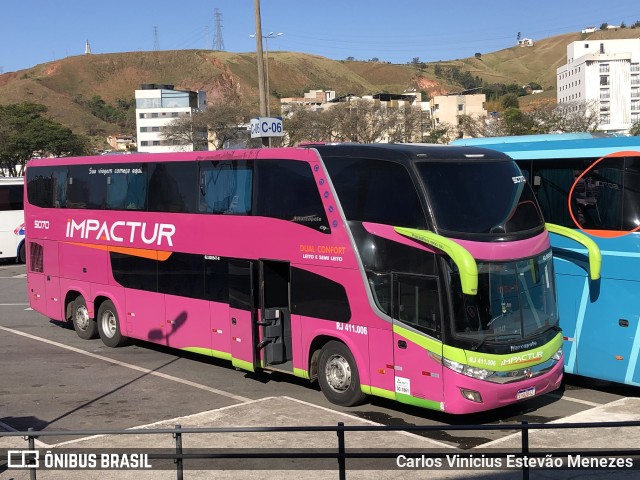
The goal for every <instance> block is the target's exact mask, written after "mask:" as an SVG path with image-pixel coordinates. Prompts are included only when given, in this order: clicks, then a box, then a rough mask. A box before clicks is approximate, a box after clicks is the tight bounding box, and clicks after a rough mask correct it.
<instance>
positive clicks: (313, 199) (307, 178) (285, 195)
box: [254, 160, 331, 233]
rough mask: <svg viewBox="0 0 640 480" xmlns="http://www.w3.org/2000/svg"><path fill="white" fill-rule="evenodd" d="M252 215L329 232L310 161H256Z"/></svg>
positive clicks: (327, 221)
mask: <svg viewBox="0 0 640 480" xmlns="http://www.w3.org/2000/svg"><path fill="white" fill-rule="evenodd" d="M255 166H256V187H255V195H254V197H255V198H254V202H255V209H254V214H255V215H261V216H264V217H271V218H279V219H282V220H287V221H289V222H293V223H297V224H299V225H304V226H306V227H309V228H313V229H314V230H319V231H320V232H323V233H331V229H330V227H329V220H328V219H327V215H326V213H325V210H324V205H323V203H322V198H320V192H319V191H318V185H317V183H316V181H315V179H314V177H313V172H312V171H311V165H309V164H308V163H307V162H301V161H291V160H269V161H264V162H262V161H261V162H256V164H255Z"/></svg>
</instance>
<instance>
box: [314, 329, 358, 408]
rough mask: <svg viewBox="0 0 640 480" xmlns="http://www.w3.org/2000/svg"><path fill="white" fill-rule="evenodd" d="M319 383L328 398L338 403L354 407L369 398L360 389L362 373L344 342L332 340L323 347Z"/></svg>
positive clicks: (319, 367) (319, 363) (319, 360)
mask: <svg viewBox="0 0 640 480" xmlns="http://www.w3.org/2000/svg"><path fill="white" fill-rule="evenodd" d="M318 383H319V384H320V389H321V390H322V393H323V394H324V396H325V397H327V400H329V401H330V402H331V403H335V404H336V405H341V406H343V407H352V406H354V405H359V404H361V403H363V402H364V401H365V399H366V398H367V396H366V395H365V394H364V393H363V392H362V390H361V389H360V375H358V367H357V366H356V362H355V360H354V358H353V355H352V354H351V351H349V348H348V347H347V346H346V345H345V344H344V343H342V342H337V341H333V340H332V341H330V342H328V343H326V344H325V346H324V347H322V350H321V352H320V358H319V359H318Z"/></svg>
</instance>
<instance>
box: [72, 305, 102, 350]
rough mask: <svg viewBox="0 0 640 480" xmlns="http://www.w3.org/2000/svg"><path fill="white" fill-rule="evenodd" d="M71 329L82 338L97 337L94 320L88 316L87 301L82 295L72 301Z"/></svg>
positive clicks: (96, 327)
mask: <svg viewBox="0 0 640 480" xmlns="http://www.w3.org/2000/svg"><path fill="white" fill-rule="evenodd" d="M72 318H73V329H74V330H75V331H76V333H77V334H78V336H79V337H80V338H82V339H83V340H91V339H94V338H98V326H97V325H96V321H95V320H94V319H93V318H91V317H90V316H89V310H88V309H87V302H86V301H85V300H84V297H83V296H82V295H79V296H78V297H76V299H75V300H74V301H73V317H72Z"/></svg>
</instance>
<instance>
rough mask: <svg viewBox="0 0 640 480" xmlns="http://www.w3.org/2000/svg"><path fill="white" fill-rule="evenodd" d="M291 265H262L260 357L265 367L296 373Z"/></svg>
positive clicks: (282, 263) (263, 261)
mask: <svg viewBox="0 0 640 480" xmlns="http://www.w3.org/2000/svg"><path fill="white" fill-rule="evenodd" d="M290 270H291V269H290V265H289V262H280V261H274V260H261V261H260V318H259V320H258V322H257V324H258V326H259V327H260V329H259V334H258V336H257V337H258V339H259V343H258V344H257V353H258V357H259V358H260V359H261V360H262V364H263V366H264V367H271V368H275V369H277V370H285V371H287V372H293V355H292V352H291V307H290V305H289V285H290Z"/></svg>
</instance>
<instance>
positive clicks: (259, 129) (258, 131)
mask: <svg viewBox="0 0 640 480" xmlns="http://www.w3.org/2000/svg"><path fill="white" fill-rule="evenodd" d="M283 135H284V129H283V128H282V118H279V117H258V118H252V119H251V138H260V137H282V136H283Z"/></svg>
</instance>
